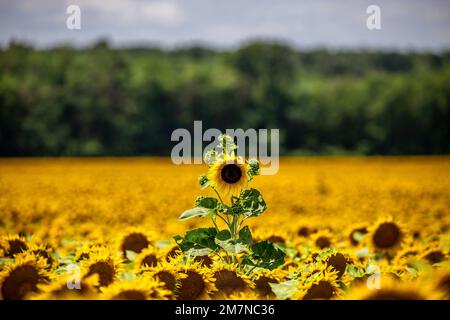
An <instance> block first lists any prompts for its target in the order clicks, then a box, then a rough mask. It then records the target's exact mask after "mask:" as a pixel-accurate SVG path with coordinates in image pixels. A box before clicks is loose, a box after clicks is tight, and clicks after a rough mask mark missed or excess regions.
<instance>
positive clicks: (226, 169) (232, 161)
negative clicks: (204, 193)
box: [208, 154, 248, 195]
mask: <svg viewBox="0 0 450 320" xmlns="http://www.w3.org/2000/svg"><path fill="white" fill-rule="evenodd" d="M208 179H209V181H210V185H211V187H213V188H214V189H215V190H217V192H219V193H220V194H223V195H237V194H239V192H240V191H241V190H242V189H244V188H245V186H246V184H247V181H248V176H247V165H246V163H245V161H244V160H243V159H241V158H239V157H236V156H235V155H226V154H225V155H224V156H223V157H221V158H218V159H217V160H216V161H215V162H214V164H213V165H211V167H210V168H209V171H208Z"/></svg>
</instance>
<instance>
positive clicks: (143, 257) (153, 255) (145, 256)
mask: <svg viewBox="0 0 450 320" xmlns="http://www.w3.org/2000/svg"><path fill="white" fill-rule="evenodd" d="M163 258H164V256H163V254H162V253H161V252H160V251H159V250H158V249H157V248H155V247H153V246H150V247H148V248H145V249H144V250H142V251H141V253H139V254H138V255H137V257H136V260H134V263H135V265H136V267H137V268H144V267H150V268H151V267H156V266H157V265H158V263H160V262H161V261H163Z"/></svg>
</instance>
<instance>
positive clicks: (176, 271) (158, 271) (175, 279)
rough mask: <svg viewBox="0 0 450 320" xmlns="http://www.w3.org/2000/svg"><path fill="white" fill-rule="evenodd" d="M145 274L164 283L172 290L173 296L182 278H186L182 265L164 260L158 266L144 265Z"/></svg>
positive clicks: (142, 269) (164, 286) (164, 285)
mask: <svg viewBox="0 0 450 320" xmlns="http://www.w3.org/2000/svg"><path fill="white" fill-rule="evenodd" d="M141 271H142V273H143V274H145V275H148V276H149V277H151V278H153V279H155V280H156V281H158V282H160V283H162V285H163V288H164V289H165V290H168V291H170V292H171V295H170V296H171V297H172V298H173V297H175V294H176V292H177V290H178V288H179V287H180V284H181V279H183V278H185V277H186V275H185V274H183V273H182V272H180V271H181V269H180V265H178V264H175V263H168V262H166V261H162V262H161V263H159V264H158V265H157V266H156V267H142V268H141Z"/></svg>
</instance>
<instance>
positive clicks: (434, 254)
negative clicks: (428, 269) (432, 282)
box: [420, 243, 448, 265]
mask: <svg viewBox="0 0 450 320" xmlns="http://www.w3.org/2000/svg"><path fill="white" fill-rule="evenodd" d="M420 259H421V260H423V261H426V262H428V263H429V264H431V265H433V264H436V263H441V262H444V261H446V260H447V259H448V254H447V253H446V252H445V251H444V250H442V248H441V247H440V246H439V245H438V244H436V243H432V244H431V245H429V246H428V248H427V249H426V250H424V251H423V252H422V253H421V255H420Z"/></svg>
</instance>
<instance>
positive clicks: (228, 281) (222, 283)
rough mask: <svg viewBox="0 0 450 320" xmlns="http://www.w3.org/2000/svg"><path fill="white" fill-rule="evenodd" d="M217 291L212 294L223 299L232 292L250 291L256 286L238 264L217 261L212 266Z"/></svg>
mask: <svg viewBox="0 0 450 320" xmlns="http://www.w3.org/2000/svg"><path fill="white" fill-rule="evenodd" d="M212 273H213V277H214V279H215V283H214V284H215V286H216V288H217V292H215V293H213V294H212V295H211V296H212V298H214V299H223V298H226V297H227V296H228V295H230V294H232V293H237V292H242V291H248V290H250V289H252V288H254V287H255V284H254V282H253V281H252V280H251V279H250V278H249V277H248V276H247V275H245V274H243V273H242V272H239V271H238V266H237V265H236V264H224V263H221V262H219V263H217V264H215V265H214V266H213V268H212Z"/></svg>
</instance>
